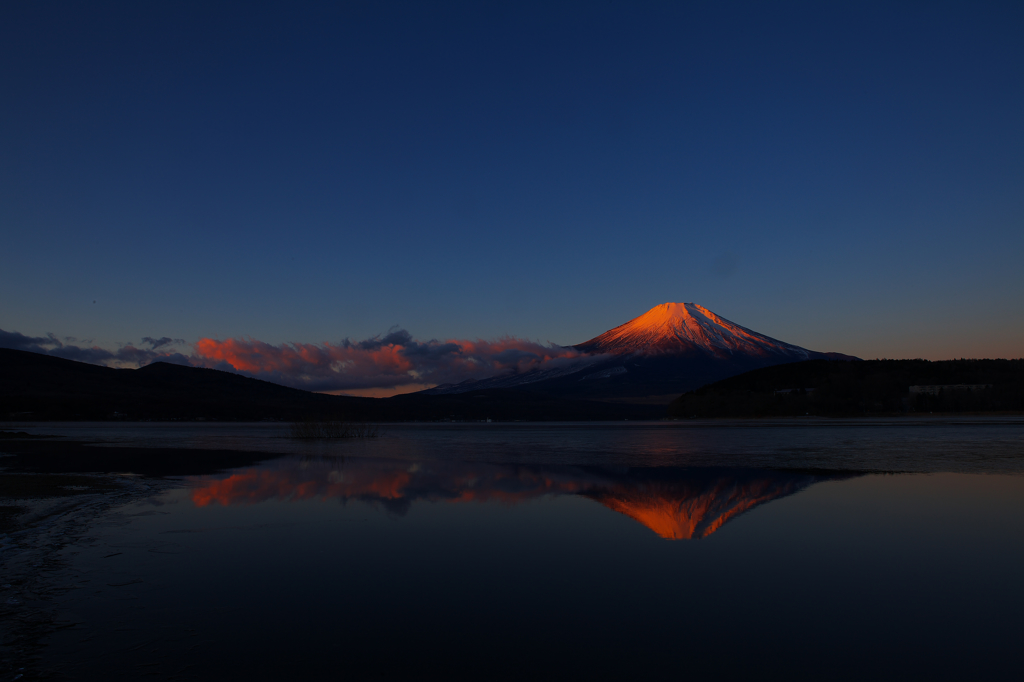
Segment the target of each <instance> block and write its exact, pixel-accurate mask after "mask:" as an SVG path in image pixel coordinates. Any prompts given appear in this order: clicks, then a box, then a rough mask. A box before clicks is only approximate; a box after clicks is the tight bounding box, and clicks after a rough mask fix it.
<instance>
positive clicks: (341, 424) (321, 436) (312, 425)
mask: <svg viewBox="0 0 1024 682" xmlns="http://www.w3.org/2000/svg"><path fill="white" fill-rule="evenodd" d="M379 435H380V426H379V425H377V424H368V423H366V422H346V421H340V420H337V419H324V420H313V419H308V420H306V421H301V422H293V423H292V438H301V439H303V440H335V439H339V438H376V437H378V436H379Z"/></svg>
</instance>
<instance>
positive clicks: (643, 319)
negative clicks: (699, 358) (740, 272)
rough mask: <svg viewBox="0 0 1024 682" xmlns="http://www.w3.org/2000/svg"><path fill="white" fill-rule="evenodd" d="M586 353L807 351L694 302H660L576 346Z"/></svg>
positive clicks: (802, 355)
mask: <svg viewBox="0 0 1024 682" xmlns="http://www.w3.org/2000/svg"><path fill="white" fill-rule="evenodd" d="M575 348H577V349H578V350H581V351H583V352H586V353H615V354H622V353H680V352H686V351H693V350H701V351H704V352H706V353H710V354H712V355H715V356H729V355H734V354H740V355H753V356H765V355H779V354H781V355H788V356H792V357H793V359H794V360H803V359H806V358H807V357H808V355H809V352H808V351H807V350H806V349H804V348H801V347H799V346H794V345H792V344H789V343H784V342H782V341H779V340H777V339H773V338H771V337H770V336H765V335H764V334H758V333H757V332H755V331H751V330H750V329H747V328H746V327H741V326H739V325H738V324H735V323H733V322H730V321H729V320H727V319H725V318H724V317H719V316H718V315H716V314H715V313H713V312H711V311H710V310H708V309H707V308H705V307H703V306H699V305H697V304H696V303H662V304H661V305H659V306H656V307H654V308H651V309H650V310H648V311H647V312H646V313H644V314H643V315H641V316H640V317H637V318H634V319H632V320H630V321H629V322H627V323H626V324H624V325H621V326H619V327H616V328H615V329H612V330H611V331H607V332H605V333H604V334H601V335H600V336H598V337H596V338H594V339H591V340H590V341H586V342H584V343H581V344H579V345H577V346H575Z"/></svg>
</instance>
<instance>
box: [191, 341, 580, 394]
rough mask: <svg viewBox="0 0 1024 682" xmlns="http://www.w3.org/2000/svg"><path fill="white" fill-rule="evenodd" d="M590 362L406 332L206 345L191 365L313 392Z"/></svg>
mask: <svg viewBox="0 0 1024 682" xmlns="http://www.w3.org/2000/svg"><path fill="white" fill-rule="evenodd" d="M581 357H584V356H583V354H581V353H580V352H579V351H577V350H575V349H572V348H563V347H561V346H555V345H551V344H548V345H545V344H540V343H536V342H534V341H526V340H524V339H518V338H515V337H504V338H501V339H497V340H495V341H483V340H476V341H464V340H447V341H437V340H431V341H425V342H421V341H416V340H414V339H413V338H412V336H411V335H410V334H409V332H407V331H405V330H404V329H402V330H398V331H393V332H390V333H388V334H387V335H385V336H383V337H374V338H371V339H366V340H365V341H355V342H354V341H350V340H349V339H345V340H343V341H340V342H338V343H325V344H309V343H285V344H281V345H280V346H274V345H271V344H269V343H264V342H263V341H257V340H255V339H227V340H224V341H219V340H216V339H200V340H199V341H198V342H197V343H196V344H195V354H194V355H193V361H194V362H197V364H201V365H202V366H205V367H218V366H221V365H222V364H227V365H230V366H231V367H233V368H234V369H235V370H237V371H239V372H242V373H244V374H248V375H250V376H254V377H258V378H260V379H266V380H268V381H273V382H275V383H280V384H285V385H287V386H295V387H297V388H305V389H307V390H311V391H339V390H341V391H344V390H346V389H363V388H393V387H395V386H402V385H407V384H413V383H415V384H447V383H458V382H460V381H465V380H466V379H484V378H487V377H492V376H496V375H499V374H514V373H521V372H528V371H530V370H534V369H549V368H555V367H557V366H559V365H562V364H565V363H566V362H571V361H573V360H576V359H578V358H581Z"/></svg>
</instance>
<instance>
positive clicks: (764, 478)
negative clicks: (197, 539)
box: [191, 458, 857, 540]
mask: <svg viewBox="0 0 1024 682" xmlns="http://www.w3.org/2000/svg"><path fill="white" fill-rule="evenodd" d="M855 475H857V474H851V473H849V472H842V473H839V472H836V473H833V472H817V471H814V472H804V471H786V470H757V469H725V468H718V469H716V468H702V469H693V468H688V469H683V468H669V467H658V468H634V469H627V468H621V469H604V468H597V467H568V466H566V467H552V466H527V465H502V464H485V463H473V462H450V461H427V462H417V463H410V462H406V461H394V460H379V459H349V458H346V459H341V458H325V459H313V460H310V459H285V460H278V461H276V462H273V463H271V464H270V465H268V466H264V467H260V468H252V469H246V470H243V471H240V472H238V473H235V474H232V475H230V476H228V477H227V478H219V479H210V478H205V477H204V478H196V479H192V482H193V484H194V486H195V487H194V488H193V490H192V493H191V498H192V502H193V503H194V504H195V505H196V506H197V507H205V506H208V505H211V504H220V505H225V506H228V505H240V504H254V503H258V502H264V501H268V500H328V499H336V500H339V501H340V502H341V503H343V504H344V503H345V502H347V501H348V500H358V501H361V502H367V503H371V504H377V505H380V506H382V507H384V508H385V509H387V510H388V511H389V512H391V513H395V514H398V515H404V514H405V513H406V512H407V511H408V510H409V508H410V507H411V505H412V503H413V502H415V501H427V502H492V503H499V504H519V503H522V502H527V501H529V500H533V499H537V498H540V497H544V496H554V495H580V496H583V497H587V498H589V499H591V500H594V501H596V502H599V503H601V504H603V505H604V506H606V507H608V508H609V509H612V510H614V511H617V512H619V513H621V514H625V515H626V516H629V517H630V518H632V519H634V520H636V521H638V522H640V523H641V524H643V525H645V526H647V527H648V528H649V529H651V530H652V531H654V532H655V533H657V534H658V535H659V536H661V537H663V538H666V539H669V540H690V539H699V538H705V537H707V536H709V535H711V534H712V533H714V532H715V531H717V530H718V529H719V528H721V527H722V526H723V525H724V524H725V523H727V522H728V521H730V520H731V519H733V518H736V517H737V516H739V515H740V514H743V513H744V512H746V511H749V510H751V509H753V508H754V507H757V506H758V505H761V504H764V503H765V502H770V501H772V500H776V499H779V498H781V497H785V496H787V495H792V494H793V493H796V492H799V491H801V490H803V489H805V488H807V487H808V486H810V485H812V484H814V483H817V482H820V481H826V480H837V479H843V478H850V477H851V476H855Z"/></svg>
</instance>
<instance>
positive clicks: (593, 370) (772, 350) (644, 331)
mask: <svg viewBox="0 0 1024 682" xmlns="http://www.w3.org/2000/svg"><path fill="white" fill-rule="evenodd" d="M572 348H575V349H576V350H578V351H580V352H581V353H582V354H583V355H582V356H581V357H580V358H579V359H578V360H577V361H576V362H575V363H572V364H568V365H566V366H563V367H560V368H559V369H557V370H534V371H532V372H524V373H521V374H509V375H501V376H497V377H490V378H487V379H482V380H479V381H467V382H463V383H461V384H455V385H445V386H438V387H436V388H433V389H429V390H428V391H425V393H427V394H432V395H440V394H457V393H463V392H466V391H478V390H483V389H489V388H512V387H515V388H521V389H528V390H530V391H535V392H540V393H545V394H548V395H553V396H559V397H571V398H575V399H581V400H601V401H607V402H626V403H630V402H632V403H645V404H656V405H667V404H668V403H669V402H671V401H672V400H673V399H675V398H676V397H678V395H679V394H680V393H683V392H686V391H690V390H693V389H695V388H698V387H700V386H703V385H705V384H709V383H712V382H715V381H719V380H721V379H725V378H727V377H731V376H735V375H737V374H742V373H743V372H748V371H750V370H753V369H757V368H760V367H767V366H771V365H779V364H784V363H790V362H800V361H804V360H813V359H831V360H855V359H856V358H853V357H851V356H848V355H842V354H840V353H820V352H817V351H812V350H808V349H806V348H801V347H800V346H796V345H793V344H790V343H785V342H783V341H779V340H778V339H773V338H771V337H770V336H765V335H764V334H760V333H758V332H755V331H753V330H750V329H747V328H746V327H742V326H740V325H738V324H735V323H734V322H730V321H729V320H727V319H725V318H724V317H721V316H719V315H716V314H715V313H713V312H711V311H710V310H708V309H707V308H705V307H703V306H700V305H697V304H695V303H663V304H661V305H659V306H656V307H654V308H652V309H650V310H649V311H647V312H646V313H644V314H643V315H641V316H639V317H636V318H634V319H632V320H630V321H629V322H627V323H625V324H623V325H620V326H618V327H615V328H614V329H611V330H609V331H607V332H605V333H604V334H601V335H600V336H597V337H595V338H593V339H591V340H589V341H585V342H583V343H580V344H578V345H575V346H572Z"/></svg>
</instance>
